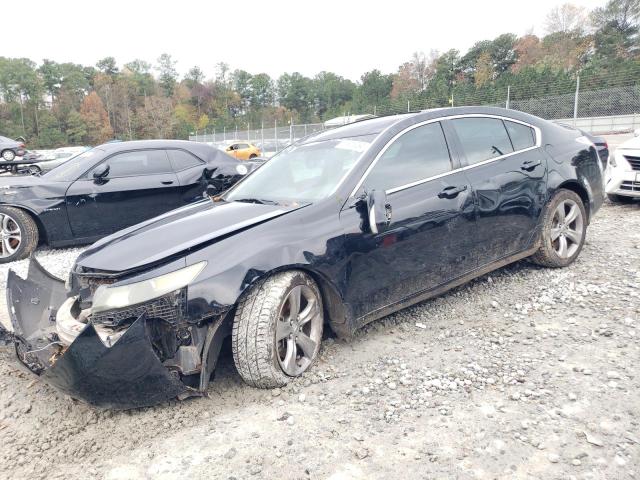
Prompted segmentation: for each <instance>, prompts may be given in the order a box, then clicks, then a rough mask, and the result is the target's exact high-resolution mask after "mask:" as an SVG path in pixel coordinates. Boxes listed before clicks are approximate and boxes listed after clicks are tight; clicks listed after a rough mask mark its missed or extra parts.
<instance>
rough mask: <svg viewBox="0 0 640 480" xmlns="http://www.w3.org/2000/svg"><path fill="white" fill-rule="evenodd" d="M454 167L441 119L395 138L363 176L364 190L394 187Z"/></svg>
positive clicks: (438, 173)
mask: <svg viewBox="0 0 640 480" xmlns="http://www.w3.org/2000/svg"><path fill="white" fill-rule="evenodd" d="M450 170H451V157H450V156H449V149H448V148H447V142H446V140H445V137H444V133H443V131H442V127H441V125H440V122H435V123H429V124H427V125H423V126H421V127H417V128H414V129H413V130H409V131H408V132H407V133H405V134H404V135H402V136H401V137H399V138H398V139H397V140H395V141H394V142H393V143H392V144H391V145H390V146H389V148H387V150H386V151H385V152H384V153H383V154H382V156H381V157H380V158H379V159H378V161H377V162H376V164H375V166H374V167H373V169H372V170H371V172H369V175H367V177H366V178H365V180H364V183H363V186H364V188H365V190H367V191H371V190H391V189H394V188H397V187H401V186H403V185H408V184H411V183H413V182H417V181H420V180H424V179H425V178H429V177H433V176H435V175H440V174H442V173H446V172H448V171H450Z"/></svg>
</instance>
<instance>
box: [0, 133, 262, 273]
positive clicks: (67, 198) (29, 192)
mask: <svg viewBox="0 0 640 480" xmlns="http://www.w3.org/2000/svg"><path fill="white" fill-rule="evenodd" d="M253 167H254V165H253V163H252V162H240V161H238V160H236V159H234V158H231V157H230V156H228V155H226V154H225V153H224V152H221V151H220V150H218V149H216V148H213V147H210V146H208V145H205V144H202V143H194V142H186V141H180V140H142V141H133V142H117V143H107V144H104V145H100V146H98V147H96V148H93V149H91V150H88V151H86V152H84V153H82V154H80V155H78V156H77V157H74V158H72V159H71V160H69V161H67V162H65V163H63V164H62V165H60V166H58V167H56V168H54V169H53V170H51V171H50V172H48V173H46V174H44V175H42V176H9V177H0V263H6V262H11V261H13V260H18V259H21V258H26V257H27V256H29V254H30V253H31V252H32V251H33V250H34V249H35V247H36V246H37V245H38V243H39V242H44V243H47V244H49V245H50V246H53V247H62V246H70V245H79V244H87V243H92V242H95V241H96V240H98V239H99V238H102V237H104V236H105V235H109V234H111V233H113V232H116V231H118V230H121V229H123V228H126V227H128V226H130V225H134V224H136V223H140V222H142V221H144V220H147V219H149V218H152V217H155V216H156V215H160V214H161V213H164V212H167V211H169V210H173V209H174V208H177V207H180V206H182V205H186V204H188V203H192V202H195V201H198V200H201V199H202V197H203V192H205V189H207V187H209V193H211V194H216V193H220V192H222V191H223V190H225V189H227V188H229V187H230V186H231V185H233V183H234V182H236V181H237V180H238V179H240V178H241V177H242V176H244V175H245V174H246V173H248V172H249V171H250V170H252V168H253Z"/></svg>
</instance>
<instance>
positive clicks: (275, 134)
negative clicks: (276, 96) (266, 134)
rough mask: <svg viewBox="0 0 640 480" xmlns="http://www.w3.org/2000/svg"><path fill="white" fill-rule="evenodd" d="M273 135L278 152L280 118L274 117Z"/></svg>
mask: <svg viewBox="0 0 640 480" xmlns="http://www.w3.org/2000/svg"><path fill="white" fill-rule="evenodd" d="M273 136H274V137H275V138H274V139H275V141H276V153H278V120H277V119H275V118H274V119H273Z"/></svg>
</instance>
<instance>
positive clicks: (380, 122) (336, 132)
mask: <svg viewBox="0 0 640 480" xmlns="http://www.w3.org/2000/svg"><path fill="white" fill-rule="evenodd" d="M469 114H483V115H498V116H503V117H510V118H513V119H515V120H521V121H524V122H527V123H530V124H531V125H536V126H539V125H540V124H541V122H545V123H549V122H546V121H545V120H543V119H541V118H539V117H535V116H533V115H530V114H528V113H524V112H520V111H518V110H511V109H506V108H500V107H473V106H471V107H444V108H432V109H429V110H422V111H420V112H413V113H403V114H400V115H390V116H387V117H378V118H373V119H370V120H362V121H359V122H355V123H350V124H348V125H344V126H342V127H337V128H333V129H330V130H324V131H322V132H320V133H316V134H312V135H309V136H308V137H305V138H303V139H302V140H300V141H299V142H298V144H304V143H311V142H320V141H323V140H337V139H340V138H348V137H357V136H364V135H377V134H380V133H382V132H383V131H384V130H386V129H388V128H390V127H393V126H396V125H397V126H398V127H406V126H408V125H410V124H412V123H416V122H421V121H424V120H430V119H436V118H440V117H449V116H454V115H469ZM558 128H559V127H558Z"/></svg>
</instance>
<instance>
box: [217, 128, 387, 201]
mask: <svg viewBox="0 0 640 480" xmlns="http://www.w3.org/2000/svg"><path fill="white" fill-rule="evenodd" d="M374 138H375V135H367V136H361V137H352V138H342V139H336V140H324V141H321V142H313V143H306V144H302V145H291V146H290V147H288V148H286V149H285V150H283V151H282V152H280V153H279V154H277V155H275V156H274V157H273V158H272V159H271V160H269V161H268V162H266V163H265V164H264V165H263V166H261V167H260V168H259V169H258V170H256V171H255V172H254V173H253V174H251V175H250V176H248V177H247V178H246V179H245V180H243V181H242V182H240V183H239V184H238V185H237V186H236V187H235V188H234V189H232V190H231V191H230V192H229V194H227V195H226V196H225V200H227V201H229V202H233V201H236V202H239V201H251V202H256V203H279V204H287V203H291V202H313V201H316V200H321V199H323V198H326V197H328V196H329V195H331V194H332V193H333V191H334V190H335V189H336V188H337V187H338V185H339V184H340V181H341V180H342V179H343V178H344V177H345V175H346V174H347V173H348V172H349V170H350V169H351V167H353V165H354V164H355V163H356V161H357V160H358V158H359V157H360V155H362V153H363V152H365V151H366V150H367V148H369V145H370V144H371V142H372V141H373V140H374Z"/></svg>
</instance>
